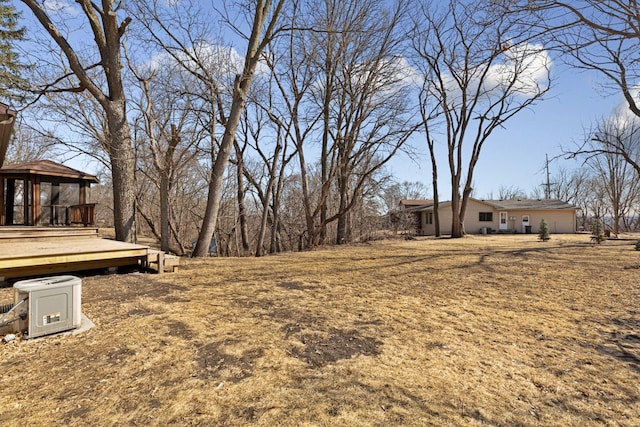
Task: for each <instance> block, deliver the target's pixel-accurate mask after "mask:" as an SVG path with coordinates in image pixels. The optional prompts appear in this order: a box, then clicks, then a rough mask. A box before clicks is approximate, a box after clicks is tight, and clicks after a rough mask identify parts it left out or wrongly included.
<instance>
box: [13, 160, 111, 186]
mask: <svg viewBox="0 0 640 427" xmlns="http://www.w3.org/2000/svg"><path fill="white" fill-rule="evenodd" d="M0 175H39V176H41V177H49V178H60V179H62V180H66V181H74V182H77V181H85V182H93V183H98V182H99V180H98V178H97V177H96V176H94V175H91V174H88V173H85V172H82V171H79V170H77V169H73V168H70V167H68V166H65V165H61V164H60V163H56V162H52V161H51V160H37V161H34V162H26V163H14V164H10V165H4V166H2V167H1V168H0Z"/></svg>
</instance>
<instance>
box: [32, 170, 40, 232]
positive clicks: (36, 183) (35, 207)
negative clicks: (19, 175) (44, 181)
mask: <svg viewBox="0 0 640 427" xmlns="http://www.w3.org/2000/svg"><path fill="white" fill-rule="evenodd" d="M31 198H32V201H31V208H32V209H31V219H32V222H31V223H32V224H33V225H42V210H41V207H40V176H39V175H35V176H33V178H32V180H31Z"/></svg>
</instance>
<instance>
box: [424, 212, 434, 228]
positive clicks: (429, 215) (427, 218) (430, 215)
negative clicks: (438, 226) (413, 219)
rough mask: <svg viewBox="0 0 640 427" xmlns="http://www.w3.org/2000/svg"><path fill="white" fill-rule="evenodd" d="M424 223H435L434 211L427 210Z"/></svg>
mask: <svg viewBox="0 0 640 427" xmlns="http://www.w3.org/2000/svg"><path fill="white" fill-rule="evenodd" d="M424 223H425V224H427V225H431V224H433V212H426V214H425V219H424Z"/></svg>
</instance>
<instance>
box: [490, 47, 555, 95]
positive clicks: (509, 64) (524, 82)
mask: <svg viewBox="0 0 640 427" xmlns="http://www.w3.org/2000/svg"><path fill="white" fill-rule="evenodd" d="M503 53H504V58H505V60H504V61H503V62H502V63H500V64H494V65H492V66H491V68H490V69H489V72H488V74H487V79H486V82H485V88H486V89H488V90H491V89H493V88H496V89H497V88H506V87H507V86H508V85H510V84H512V82H513V83H514V86H513V89H512V90H513V91H514V92H515V93H518V94H520V95H522V96H533V95H535V94H537V93H539V92H540V90H541V89H547V88H548V85H549V81H548V75H549V69H550V68H551V63H552V61H551V57H550V56H549V53H548V52H547V51H546V50H545V49H544V47H543V46H541V45H535V44H528V43H526V44H522V45H517V46H512V47H508V46H505V48H504V50H503Z"/></svg>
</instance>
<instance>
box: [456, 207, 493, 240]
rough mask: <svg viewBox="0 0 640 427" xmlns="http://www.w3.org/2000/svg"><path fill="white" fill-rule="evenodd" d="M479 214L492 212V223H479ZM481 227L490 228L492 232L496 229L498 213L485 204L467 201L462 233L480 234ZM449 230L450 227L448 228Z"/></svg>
mask: <svg viewBox="0 0 640 427" xmlns="http://www.w3.org/2000/svg"><path fill="white" fill-rule="evenodd" d="M480 212H493V221H491V222H489V221H480ZM483 227H491V229H492V230H493V231H495V230H497V229H498V212H497V211H496V210H495V209H494V208H493V206H490V205H488V204H486V203H482V202H479V201H476V200H469V203H467V211H466V212H465V214H464V231H465V233H468V234H480V229H481V228H483ZM449 228H451V227H449Z"/></svg>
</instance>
